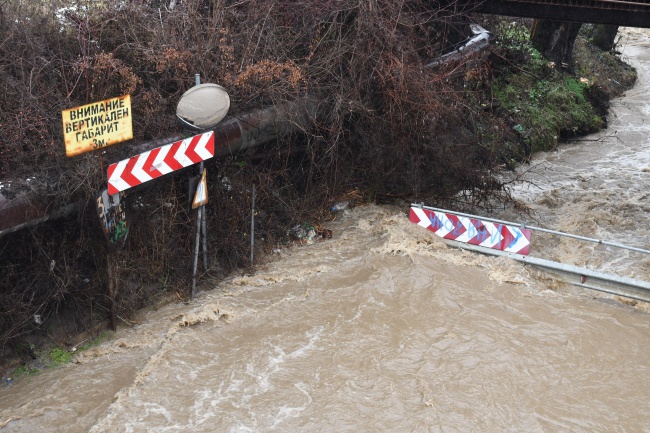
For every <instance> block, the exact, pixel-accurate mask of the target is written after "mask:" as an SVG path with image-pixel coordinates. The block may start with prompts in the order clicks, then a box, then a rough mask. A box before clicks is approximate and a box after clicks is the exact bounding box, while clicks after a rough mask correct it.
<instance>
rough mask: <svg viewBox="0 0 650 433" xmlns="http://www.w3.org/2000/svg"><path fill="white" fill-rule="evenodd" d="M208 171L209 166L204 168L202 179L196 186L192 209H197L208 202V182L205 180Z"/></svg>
mask: <svg viewBox="0 0 650 433" xmlns="http://www.w3.org/2000/svg"><path fill="white" fill-rule="evenodd" d="M207 172H208V169H207V168H206V169H204V170H203V174H202V175H201V180H200V181H199V184H198V185H197V186H196V193H195V194H194V200H193V201H192V209H196V208H199V207H201V206H205V205H206V204H208V182H207V181H206V180H205V174H206V173H207Z"/></svg>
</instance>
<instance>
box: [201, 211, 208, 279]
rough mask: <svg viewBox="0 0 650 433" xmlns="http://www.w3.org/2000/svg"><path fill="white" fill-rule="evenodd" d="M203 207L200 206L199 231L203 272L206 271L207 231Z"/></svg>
mask: <svg viewBox="0 0 650 433" xmlns="http://www.w3.org/2000/svg"><path fill="white" fill-rule="evenodd" d="M206 213H207V212H206V209H205V206H201V231H202V232H203V237H202V239H203V271H205V272H207V271H208V230H207V223H206V220H207V216H206Z"/></svg>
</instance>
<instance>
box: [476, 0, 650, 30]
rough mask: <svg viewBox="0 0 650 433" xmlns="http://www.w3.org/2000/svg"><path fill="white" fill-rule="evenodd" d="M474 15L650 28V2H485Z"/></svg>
mask: <svg viewBox="0 0 650 433" xmlns="http://www.w3.org/2000/svg"><path fill="white" fill-rule="evenodd" d="M467 4H468V5H469V2H468V3H467ZM476 12H480V13H485V14H492V15H507V16H516V17H524V18H539V19H544V20H553V21H572V22H580V23H592V24H610V25H618V26H624V27H645V28H650V0H484V1H483V2H482V3H480V5H478V6H477V9H476Z"/></svg>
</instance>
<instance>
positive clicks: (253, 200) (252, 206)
mask: <svg viewBox="0 0 650 433" xmlns="http://www.w3.org/2000/svg"><path fill="white" fill-rule="evenodd" d="M254 253H255V184H253V193H252V194H251V267H252V266H253V259H254Z"/></svg>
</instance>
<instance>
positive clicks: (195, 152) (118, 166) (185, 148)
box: [108, 131, 214, 195]
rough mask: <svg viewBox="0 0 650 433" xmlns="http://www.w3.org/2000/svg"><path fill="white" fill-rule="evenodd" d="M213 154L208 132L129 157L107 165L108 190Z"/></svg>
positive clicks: (120, 188) (211, 139) (114, 190)
mask: <svg viewBox="0 0 650 433" xmlns="http://www.w3.org/2000/svg"><path fill="white" fill-rule="evenodd" d="M213 156H214V134H213V132H212V131H209V132H206V133H204V134H199V135H195V136H194V137H190V138H186V139H185V140H182V141H177V142H175V143H171V144H166V145H164V146H161V147H157V148H155V149H152V150H149V151H147V152H144V153H141V154H140V155H136V156H132V157H131V158H129V159H124V160H122V161H120V162H118V163H115V164H111V165H110V166H109V167H108V193H109V194H110V195H113V194H117V193H118V192H119V191H124V190H126V189H129V188H132V187H134V186H137V185H140V184H142V183H145V182H148V181H150V180H152V179H156V178H158V177H160V176H163V175H165V174H169V173H171V172H173V171H176V170H180V169H182V168H185V167H188V166H190V165H193V164H196V163H199V162H201V161H205V160H206V159H210V158H212V157H213Z"/></svg>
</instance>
